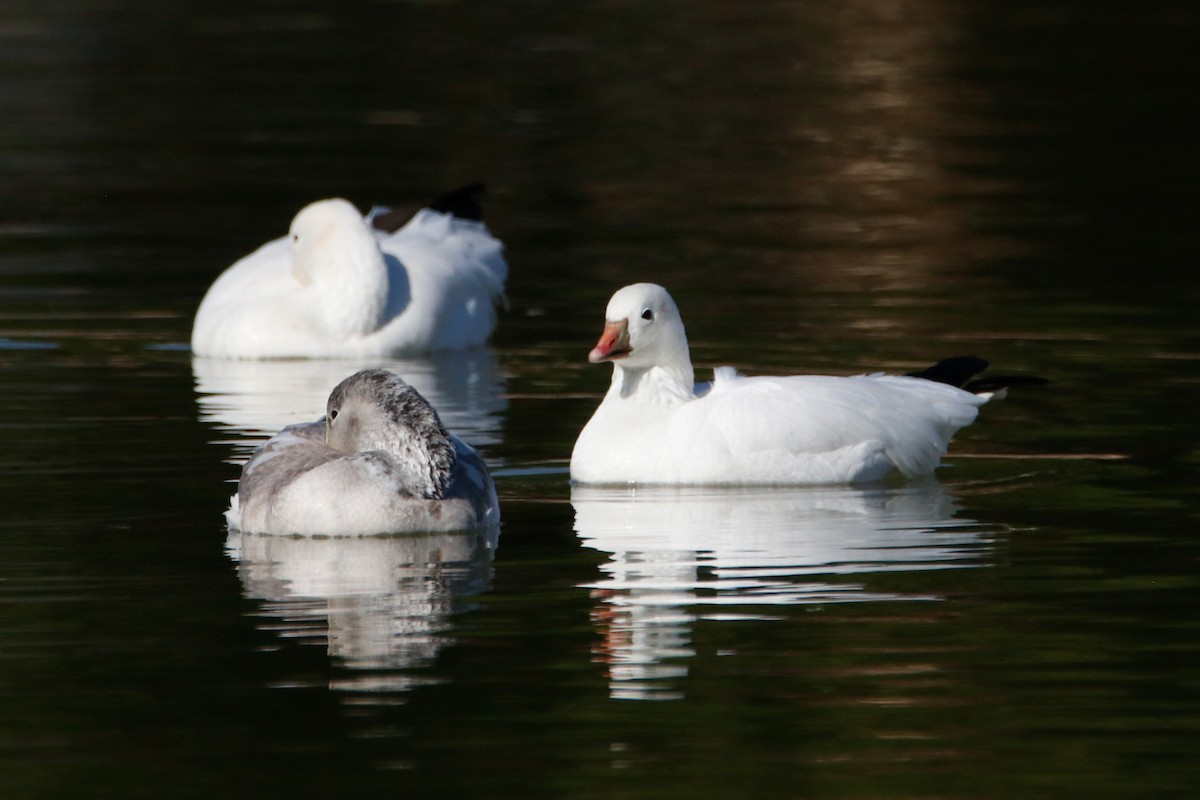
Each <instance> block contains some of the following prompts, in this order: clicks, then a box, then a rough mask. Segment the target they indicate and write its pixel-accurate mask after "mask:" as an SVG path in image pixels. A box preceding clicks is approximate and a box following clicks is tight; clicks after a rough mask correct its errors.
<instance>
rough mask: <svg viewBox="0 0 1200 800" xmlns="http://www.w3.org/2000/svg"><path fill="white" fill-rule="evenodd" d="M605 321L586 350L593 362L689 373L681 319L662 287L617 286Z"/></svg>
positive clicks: (647, 284) (655, 285)
mask: <svg viewBox="0 0 1200 800" xmlns="http://www.w3.org/2000/svg"><path fill="white" fill-rule="evenodd" d="M604 320H605V321H604V332H603V333H602V334H601V335H600V341H598V342H597V343H596V346H595V347H594V348H592V352H590V353H588V361H590V362H592V363H593V364H599V363H601V362H603V361H612V362H614V363H617V364H620V365H621V366H622V367H625V368H631V369H649V368H651V367H663V368H666V369H675V370H686V371H687V372H688V373H690V372H691V369H692V363H691V356H690V355H689V353H688V343H687V334H686V333H685V332H684V329H683V320H682V319H680V317H679V308H678V307H677V306H676V305H675V301H674V300H672V299H671V295H669V294H667V290H666V289H664V288H663V287H661V286H659V285H657V284H654V283H635V284H633V285H631V286H626V287H624V288H623V289H618V290H617V293H616V294H614V295H613V296H612V299H611V300H609V301H608V308H607V309H606V310H605V312H604ZM689 380H690V378H689Z"/></svg>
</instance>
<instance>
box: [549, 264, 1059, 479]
mask: <svg viewBox="0 0 1200 800" xmlns="http://www.w3.org/2000/svg"><path fill="white" fill-rule="evenodd" d="M605 319H606V322H605V326H604V332H603V334H602V335H601V337H600V341H599V342H598V343H597V344H596V347H595V348H594V349H593V350H592V351H591V353H590V354H589V355H588V360H589V361H591V362H592V363H600V362H604V361H611V362H612V365H613V377H612V385H611V386H610V387H609V390H608V393H607V394H606V395H605V397H604V400H603V402H601V404H600V407H599V408H597V409H596V412H595V414H593V415H592V418H591V420H590V421H589V422H588V423H587V425H586V426H585V427H584V429H583V431H582V432H581V433H580V434H579V438H578V440H577V441H576V442H575V449H574V452H573V453H572V455H571V478H572V480H574V481H576V482H579V483H648V484H818V483H847V482H859V481H874V480H879V479H881V478H883V477H884V476H885V475H887V474H888V473H889V472H891V471H892V470H899V471H900V472H902V473H903V474H904V475H906V476H908V477H916V476H919V475H925V474H928V473H930V472H932V471H933V470H934V468H935V467H937V465H938V462H939V460H940V459H941V457H942V455H943V454H944V453H945V452H946V448H947V446H948V445H949V442H950V438H951V437H952V436H953V435H954V433H955V432H956V431H958V429H960V428H962V427H964V426H966V425H969V424H970V423H971V422H973V421H974V419H975V416H976V414H977V413H978V408H979V406H981V405H983V404H984V403H986V402H987V401H988V400H989V399H991V397H992V396H993V395H998V394H1000V393H1001V392H1002V390H1003V387H1005V386H1007V385H1012V384H1015V383H1043V382H1044V381H1042V380H1041V379H1038V378H997V379H993V380H990V381H986V382H985V381H978V382H976V383H975V384H967V388H966V389H963V388H959V385H960V384H963V383H966V381H967V379H968V378H970V377H971V376H972V375H974V374H976V373H977V372H979V371H980V370H982V369H983V368H984V367H986V366H987V362H986V361H983V360H982V359H977V358H971V357H962V358H955V359H949V360H947V361H944V362H941V363H940V364H938V365H935V366H934V367H931V368H929V369H928V370H924V371H923V372H920V373H915V374H912V375H883V374H876V375H859V376H854V377H833V376H821V375H802V376H792V377H743V376H741V375H738V374H737V372H736V371H735V370H733V369H732V368H730V367H720V368H718V369H717V370H716V374H715V379H714V381H713V382H712V384H711V385H708V384H705V385H702V386H696V385H694V383H693V380H694V378H693V373H692V362H691V357H690V355H689V353H688V343H687V336H686V335H685V333H684V329H683V321H682V320H681V319H680V316H679V309H678V308H677V307H676V305H675V301H674V300H672V299H671V296H670V295H669V294H667V291H666V290H665V289H664V288H662V287H661V286H657V285H655V284H651V283H638V284H634V285H632V286H626V287H624V288H623V289H620V290H619V291H618V292H617V293H616V294H614V295H613V297H612V299H611V300H610V301H609V303H608V309H607V311H606V312H605ZM951 384H954V385H951Z"/></svg>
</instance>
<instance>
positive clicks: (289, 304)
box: [192, 199, 508, 358]
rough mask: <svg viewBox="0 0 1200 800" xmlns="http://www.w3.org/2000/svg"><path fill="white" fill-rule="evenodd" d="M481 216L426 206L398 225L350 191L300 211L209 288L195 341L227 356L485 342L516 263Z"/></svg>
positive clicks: (373, 351) (402, 350)
mask: <svg viewBox="0 0 1200 800" xmlns="http://www.w3.org/2000/svg"><path fill="white" fill-rule="evenodd" d="M502 251H503V247H502V245H501V244H500V242H499V241H498V240H497V239H495V238H493V237H492V235H491V234H490V233H489V232H488V230H487V228H486V227H485V226H484V225H483V223H482V222H478V221H474V220H471V219H460V218H459V217H456V216H454V215H453V214H452V213H443V212H440V211H435V210H433V209H431V208H425V209H422V210H421V211H419V212H417V214H416V215H415V216H414V217H413V218H412V219H411V220H410V221H409V222H408V223H407V224H406V225H405V226H404V227H402V228H400V229H399V230H397V231H396V232H395V233H386V232H383V231H379V230H376V229H374V228H373V227H372V226H371V225H370V224H369V221H368V219H366V218H364V217H363V215H362V214H360V213H359V212H358V210H357V209H355V208H354V206H353V205H351V204H350V203H349V202H347V201H345V200H342V199H332V200H321V201H318V202H316V203H313V204H311V205H309V206H307V207H305V208H304V209H303V210H301V211H300V213H298V214H297V215H296V217H295V219H294V220H293V221H292V224H291V229H290V233H289V236H287V237H285V238H282V239H276V240H275V241H272V242H268V243H267V244H265V245H263V246H262V247H260V248H259V249H258V250H256V251H254V252H253V253H251V254H249V255H247V256H246V257H244V258H242V259H241V260H239V261H237V262H236V263H235V264H233V265H232V266H231V267H229V268H228V269H227V270H225V272H224V273H222V274H221V275H220V276H219V277H218V278H217V280H216V281H215V282H214V283H213V285H212V286H211V287H210V288H209V290H208V292H207V294H206V295H205V297H204V299H203V301H202V302H201V303H200V307H199V309H198V310H197V312H196V319H195V322H194V324H193V327H192V352H193V353H194V354H195V355H198V356H212V357H217V358H345V357H372V356H378V357H382V356H392V355H398V354H413V353H424V352H431V351H437V350H456V349H463V348H469V347H477V346H479V345H482V344H484V343H485V342H486V341H487V339H488V337H489V336H490V335H491V333H492V331H493V329H494V328H495V326H496V306H497V304H503V303H504V302H505V298H504V283H505V280H506V279H507V277H508V265H507V264H506V262H505V260H504V256H503V252H502Z"/></svg>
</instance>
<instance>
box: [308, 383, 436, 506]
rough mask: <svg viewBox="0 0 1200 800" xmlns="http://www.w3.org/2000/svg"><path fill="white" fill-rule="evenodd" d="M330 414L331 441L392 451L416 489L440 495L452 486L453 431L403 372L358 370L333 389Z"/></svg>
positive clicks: (409, 487)
mask: <svg viewBox="0 0 1200 800" xmlns="http://www.w3.org/2000/svg"><path fill="white" fill-rule="evenodd" d="M325 420H326V443H327V444H328V445H329V446H330V447H332V448H334V449H336V450H341V451H342V452H345V453H362V452H368V451H377V452H382V453H384V454H386V455H387V456H388V457H389V461H390V462H391V463H392V464H393V467H394V469H395V470H396V474H397V476H398V477H399V478H400V479H401V483H402V485H403V486H404V488H405V490H406V491H408V492H409V493H411V494H412V495H414V496H417V497H425V498H429V499H433V498H440V497H442V496H443V494H444V493H445V491H446V488H447V486H449V484H450V479H451V476H452V474H453V470H454V462H455V458H456V455H455V450H454V443H453V442H452V441H451V439H450V434H449V433H448V432H447V431H446V428H445V426H444V425H442V421H441V419H439V418H438V415H437V412H436V411H434V410H433V407H432V406H430V405H429V403H428V402H426V401H425V398H424V397H422V396H421V395H420V394H419V393H418V392H417V390H416V389H414V388H413V387H411V386H409V385H408V384H407V383H405V382H404V381H403V380H402V379H401V378H400V377H399V376H397V375H395V374H393V373H391V372H388V371H387V370H382V369H367V370H363V371H362V372H356V373H355V374H353V375H351V376H350V377H349V378H346V379H345V380H344V381H342V382H341V383H339V384H338V385H337V386H336V387H335V388H334V390H333V392H332V393H331V394H330V395H329V402H328V404H327V405H326V408H325Z"/></svg>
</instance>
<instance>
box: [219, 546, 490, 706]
mask: <svg viewBox="0 0 1200 800" xmlns="http://www.w3.org/2000/svg"><path fill="white" fill-rule="evenodd" d="M498 535H499V532H498V530H497V529H495V528H494V527H493V528H492V529H491V530H487V531H480V532H473V533H441V534H417V535H404V536H372V537H361V538H322V539H317V538H309V537H286V536H263V535H258V534H242V533H230V535H229V538H228V540H227V542H226V551H227V553H228V555H229V557H230V558H231V559H233V560H234V561H235V562H236V563H237V571H238V577H240V578H241V581H242V587H243V590H244V592H245V594H246V596H247V597H250V598H254V599H258V600H261V601H262V604H261V611H260V616H261V620H262V621H261V623H260V627H261V628H262V629H264V630H270V631H273V632H274V633H275V634H277V635H278V636H280V637H281V638H283V639H288V640H299V641H301V642H305V643H309V644H314V645H319V646H324V647H326V648H327V650H328V652H329V655H330V656H332V657H334V658H336V659H338V661H339V666H342V667H345V668H346V669H345V670H342V671H340V674H341V675H343V676H345V677H339V678H337V679H335V680H334V681H333V682H332V683H331V685H330V688H332V689H341V690H347V691H358V692H396V691H406V690H408V689H411V688H412V687H413V686H415V685H419V684H422V683H429V682H432V681H434V680H436V678H434V677H431V676H430V675H428V674H422V673H421V672H420V671H421V670H428V668H429V667H430V666H431V665H432V664H433V663H434V661H435V660H436V658H437V656H438V654H439V653H440V652H441V650H442V649H443V648H445V647H446V646H448V645H450V644H452V643H453V635H452V630H453V623H452V621H451V617H452V616H453V615H454V614H455V613H457V612H458V611H461V610H462V607H463V603H464V599H465V598H467V597H470V596H473V595H477V594H479V593H481V592H484V591H486V590H487V589H488V587H489V586H490V584H491V576H492V555H493V553H494V552H495V549H496V545H497V537H498Z"/></svg>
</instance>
